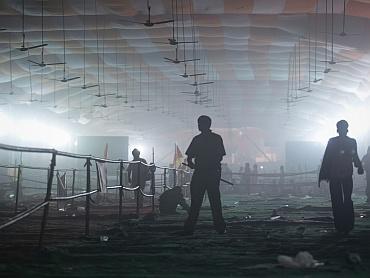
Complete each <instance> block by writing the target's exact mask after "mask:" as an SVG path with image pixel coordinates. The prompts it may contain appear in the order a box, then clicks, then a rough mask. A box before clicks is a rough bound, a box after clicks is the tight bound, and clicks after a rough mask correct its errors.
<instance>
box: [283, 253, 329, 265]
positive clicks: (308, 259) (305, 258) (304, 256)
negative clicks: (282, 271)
mask: <svg viewBox="0 0 370 278" xmlns="http://www.w3.org/2000/svg"><path fill="white" fill-rule="evenodd" d="M277 261H278V263H279V264H280V265H281V266H283V267H286V268H315V267H318V266H322V265H324V263H322V262H318V261H317V260H315V259H314V258H313V256H312V255H311V254H310V253H309V252H307V251H303V252H299V253H298V254H297V255H296V256H295V257H294V258H293V257H289V256H285V255H279V256H278V257H277Z"/></svg>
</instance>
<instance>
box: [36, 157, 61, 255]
mask: <svg viewBox="0 0 370 278" xmlns="http://www.w3.org/2000/svg"><path fill="white" fill-rule="evenodd" d="M56 156H57V155H56V152H53V155H52V158H51V163H50V169H49V177H48V184H47V189H46V195H45V202H49V201H50V197H51V187H52V185H53V178H54V168H55V165H56ZM49 205H50V204H49V203H47V204H46V205H45V207H44V215H43V217H42V222H41V231H40V238H39V248H41V247H42V243H43V238H44V232H45V226H46V221H47V218H48V214H49Z"/></svg>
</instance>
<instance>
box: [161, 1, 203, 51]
mask: <svg viewBox="0 0 370 278" xmlns="http://www.w3.org/2000/svg"><path fill="white" fill-rule="evenodd" d="M174 1H176V8H174V4H173V2H174ZM175 9H176V15H175V12H174V10H175ZM175 17H176V21H175V20H173V21H172V38H169V39H167V40H168V42H166V43H165V42H155V43H159V44H169V45H178V44H186V43H198V41H185V35H184V29H185V25H184V5H183V4H182V5H181V18H182V30H183V39H182V41H179V30H178V29H179V25H178V22H179V18H178V12H177V0H172V18H173V19H174V18H175ZM175 22H176V37H175Z"/></svg>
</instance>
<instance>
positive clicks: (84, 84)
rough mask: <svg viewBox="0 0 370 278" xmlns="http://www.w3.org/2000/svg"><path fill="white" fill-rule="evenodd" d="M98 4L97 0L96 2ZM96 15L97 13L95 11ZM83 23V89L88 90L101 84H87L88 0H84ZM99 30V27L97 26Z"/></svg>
mask: <svg viewBox="0 0 370 278" xmlns="http://www.w3.org/2000/svg"><path fill="white" fill-rule="evenodd" d="M95 5H96V2H95ZM95 16H96V13H95ZM83 24H84V30H83V37H84V38H83V45H84V50H83V51H84V66H83V85H82V86H81V89H83V90H86V89H89V88H94V87H97V86H99V85H98V84H89V85H88V84H86V0H84V1H83ZM96 30H97V28H96Z"/></svg>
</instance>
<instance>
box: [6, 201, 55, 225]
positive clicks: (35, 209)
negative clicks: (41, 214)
mask: <svg viewBox="0 0 370 278" xmlns="http://www.w3.org/2000/svg"><path fill="white" fill-rule="evenodd" d="M48 204H49V202H42V203H41V204H38V205H35V206H34V207H32V208H30V209H28V210H26V211H24V212H21V213H20V214H18V215H17V216H15V217H13V218H10V219H9V220H8V221H7V222H6V223H4V224H2V225H0V230H1V229H3V228H6V227H8V226H10V225H12V224H14V223H16V222H18V221H19V220H21V219H23V218H25V217H27V216H30V215H31V214H32V213H34V212H36V211H38V210H39V209H41V208H43V207H44V206H46V205H48Z"/></svg>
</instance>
